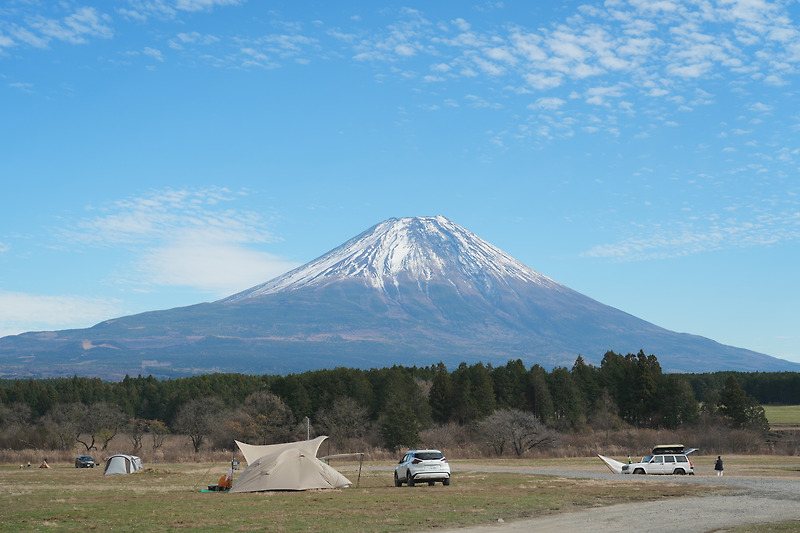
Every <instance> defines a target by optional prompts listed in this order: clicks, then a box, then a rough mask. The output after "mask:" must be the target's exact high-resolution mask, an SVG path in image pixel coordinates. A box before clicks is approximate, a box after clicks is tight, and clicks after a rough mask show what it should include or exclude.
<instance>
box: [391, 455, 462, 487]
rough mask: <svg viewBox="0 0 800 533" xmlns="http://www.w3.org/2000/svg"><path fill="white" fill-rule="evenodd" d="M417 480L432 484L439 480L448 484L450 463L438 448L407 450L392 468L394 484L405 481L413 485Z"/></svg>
mask: <svg viewBox="0 0 800 533" xmlns="http://www.w3.org/2000/svg"><path fill="white" fill-rule="evenodd" d="M417 481H427V482H428V485H433V484H434V483H436V482H437V481H441V482H442V485H449V484H450V465H449V464H448V462H447V459H445V457H444V454H443V453H442V452H440V451H439V450H409V451H408V452H407V453H406V454H405V455H404V456H403V458H402V459H400V462H399V463H397V466H396V467H395V469H394V486H395V487H400V486H402V485H403V483H407V484H408V486H409V487H413V486H414V484H415V483H416V482H417Z"/></svg>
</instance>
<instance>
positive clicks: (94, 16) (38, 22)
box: [30, 7, 114, 44]
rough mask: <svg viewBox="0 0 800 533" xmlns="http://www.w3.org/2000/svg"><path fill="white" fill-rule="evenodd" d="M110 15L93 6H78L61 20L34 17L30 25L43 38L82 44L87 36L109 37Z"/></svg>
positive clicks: (110, 32) (112, 34)
mask: <svg viewBox="0 0 800 533" xmlns="http://www.w3.org/2000/svg"><path fill="white" fill-rule="evenodd" d="M110 22H111V17H109V16H108V15H106V14H103V13H99V12H98V11H97V10H96V9H95V8H93V7H82V8H79V9H77V10H76V11H75V13H73V14H72V15H69V16H68V17H65V18H64V19H63V20H56V19H48V18H45V17H42V16H38V17H35V18H34V19H33V21H32V22H31V24H30V26H31V28H33V29H34V30H36V31H38V32H39V33H40V34H41V35H42V36H43V38H44V39H46V40H47V39H57V40H60V41H66V42H69V43H72V44H83V43H86V42H87V37H100V38H103V39H110V38H111V37H113V36H114V31H113V30H112V29H111V27H110V26H108V24H109V23H110Z"/></svg>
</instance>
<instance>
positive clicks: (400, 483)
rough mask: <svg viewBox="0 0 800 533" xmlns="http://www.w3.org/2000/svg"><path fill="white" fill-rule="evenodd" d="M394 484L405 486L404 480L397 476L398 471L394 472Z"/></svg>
mask: <svg viewBox="0 0 800 533" xmlns="http://www.w3.org/2000/svg"><path fill="white" fill-rule="evenodd" d="M394 486H395V487H402V486H403V482H402V481H400V478H399V477H397V472H395V473H394Z"/></svg>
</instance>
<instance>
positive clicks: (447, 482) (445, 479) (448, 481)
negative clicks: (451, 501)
mask: <svg viewBox="0 0 800 533" xmlns="http://www.w3.org/2000/svg"><path fill="white" fill-rule="evenodd" d="M449 484H450V478H449V477H446V478H444V479H443V480H442V485H444V486H445V487H446V486H448V485H449Z"/></svg>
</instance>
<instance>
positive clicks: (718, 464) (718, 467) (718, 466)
mask: <svg viewBox="0 0 800 533" xmlns="http://www.w3.org/2000/svg"><path fill="white" fill-rule="evenodd" d="M714 470H716V471H717V475H718V476H721V475H722V472H723V468H722V457H720V456H719V455H718V456H717V460H716V461H715V462H714Z"/></svg>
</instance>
